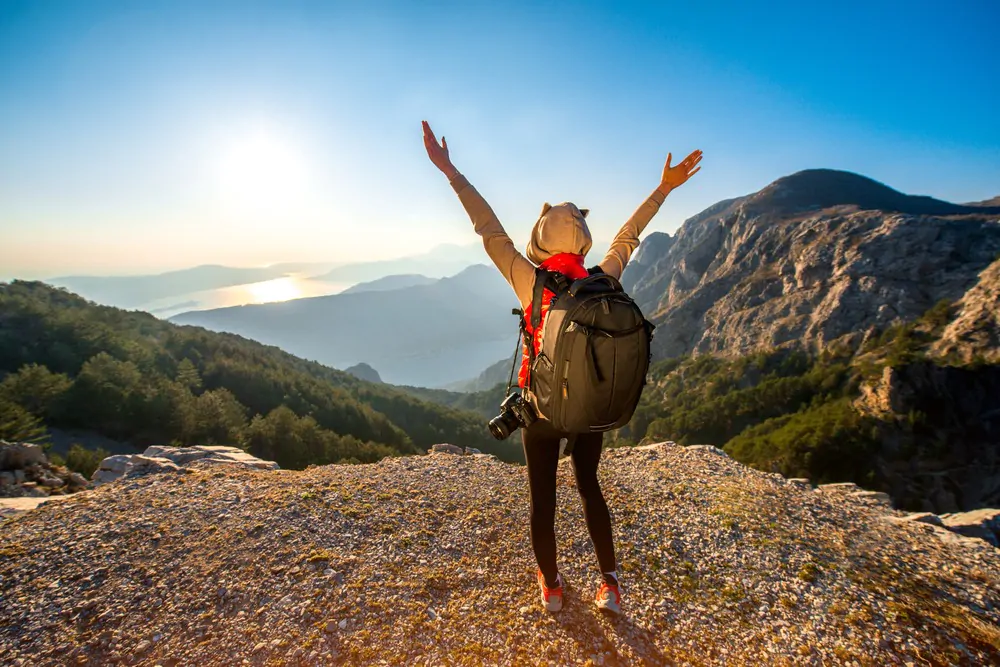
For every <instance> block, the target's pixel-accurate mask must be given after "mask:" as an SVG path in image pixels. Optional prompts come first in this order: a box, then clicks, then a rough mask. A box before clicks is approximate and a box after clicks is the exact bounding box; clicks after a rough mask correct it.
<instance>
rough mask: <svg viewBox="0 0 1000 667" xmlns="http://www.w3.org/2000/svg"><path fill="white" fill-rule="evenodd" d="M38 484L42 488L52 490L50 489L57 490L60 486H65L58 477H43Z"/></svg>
mask: <svg viewBox="0 0 1000 667" xmlns="http://www.w3.org/2000/svg"><path fill="white" fill-rule="evenodd" d="M38 483H39V484H40V485H41V486H44V487H47V488H50V489H57V488H59V487H60V486H63V484H64V482H63V481H62V480H61V479H59V478H58V477H42V478H41V479H40V480H38Z"/></svg>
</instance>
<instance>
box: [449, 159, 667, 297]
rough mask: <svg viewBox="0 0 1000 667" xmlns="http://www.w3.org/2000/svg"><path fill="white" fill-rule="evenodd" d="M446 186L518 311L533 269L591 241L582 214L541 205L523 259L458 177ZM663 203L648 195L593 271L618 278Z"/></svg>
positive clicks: (529, 286)
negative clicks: (517, 303) (598, 269)
mask: <svg viewBox="0 0 1000 667" xmlns="http://www.w3.org/2000/svg"><path fill="white" fill-rule="evenodd" d="M451 186H452V187H453V188H454V189H455V192H456V193H457V194H458V198H459V200H461V202H462V205H463V206H464V207H465V210H466V212H467V213H468V214H469V217H470V218H471V219H472V224H473V226H474V227H475V229H476V233H477V234H479V235H480V236H481V237H482V238H483V246H484V247H485V248H486V254H488V255H489V256H490V259H492V260H493V263H494V264H496V266H497V268H498V269H500V273H502V274H503V277H504V278H506V279H507V282H508V283H510V286H511V287H512V288H513V289H514V294H516V295H517V299H518V301H520V303H521V307H522V308H523V307H526V306H527V305H528V304H529V303H531V293H532V289H533V287H534V284H535V266H536V265H537V264H541V263H542V262H544V261H545V260H546V259H548V258H549V257H551V256H553V255H557V254H559V253H562V252H571V253H575V254H578V255H586V254H587V251H588V250H590V246H591V243H592V240H591V238H590V229H588V227H587V222H586V217H587V210H586V209H582V210H581V209H579V208H577V207H576V206H575V205H573V204H570V203H569V202H566V203H563V204H559V205H558V206H549V205H548V204H545V206H544V207H543V208H542V214H541V216H540V217H539V218H538V221H537V222H536V223H535V226H534V228H532V230H531V240H530V241H529V242H528V247H527V251H526V254H527V257H525V256H524V255H522V254H521V253H520V252H518V250H517V248H515V247H514V242H513V241H512V240H511V238H510V237H509V236H508V235H507V232H506V231H505V230H504V228H503V225H501V224H500V220H499V219H498V218H497V215H496V213H494V212H493V209H492V208H490V205H489V204H488V203H486V200H485V199H483V196H482V195H481V194H479V192H478V191H477V190H476V189H475V188H474V187H472V185H471V184H470V183H469V181H468V179H466V178H465V176H462V175H461V174H458V175H457V176H455V178H454V179H452V181H451ZM664 198H665V195H664V194H663V193H662V192H660V191H659V190H655V191H653V194H652V195H650V196H649V198H648V199H647V200H646V201H645V202H643V203H642V205H641V206H640V207H639V208H638V209H636V211H635V213H633V214H632V217H631V218H629V219H628V220H627V221H626V222H625V224H624V225H622V228H621V229H620V230H618V234H617V235H616V236H615V239H614V241H612V242H611V247H610V248H609V249H608V254H607V255H605V256H604V259H602V260H601V262H600V264H599V265H598V266H600V267H601V270H602V271H604V272H605V273H607V274H609V275H612V276H614V277H615V278H621V275H622V271H624V270H625V265H626V264H628V260H629V258H630V257H631V256H632V253H633V252H635V249H636V248H638V247H639V235H640V234H642V231H643V230H644V229H645V228H646V225H648V224H649V221H650V220H652V219H653V216H654V215H656V212H657V211H659V210H660V205H661V204H663V200H664ZM529 260H530V261H529Z"/></svg>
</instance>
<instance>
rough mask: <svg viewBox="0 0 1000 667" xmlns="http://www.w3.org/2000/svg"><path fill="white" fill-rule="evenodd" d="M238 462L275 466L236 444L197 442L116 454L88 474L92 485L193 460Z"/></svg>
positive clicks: (177, 466)
mask: <svg viewBox="0 0 1000 667" xmlns="http://www.w3.org/2000/svg"><path fill="white" fill-rule="evenodd" d="M195 462H200V463H205V464H211V465H215V464H226V465H240V466H244V467H248V468H255V469H258V470H277V469H278V464H277V463H275V462H274V461H265V460H263V459H259V458H257V457H256V456H251V455H250V454H247V453H246V452H244V451H243V450H242V449H239V448H238V447H222V446H210V445H198V446H195V447H165V446H160V445H154V446H152V447H147V448H146V451H144V452H143V453H142V454H133V455H131V456H129V455H126V454H118V455H116V456H109V457H108V458H106V459H104V460H103V461H101V465H100V467H99V468H98V469H97V470H96V471H94V475H93V477H92V478H91V481H92V482H93V484H94V486H100V485H101V484H107V483H108V482H113V481H114V480H116V479H118V478H120V477H122V476H129V477H133V476H136V475H145V474H148V473H156V472H177V471H178V470H181V469H182V467H184V466H186V465H189V464H192V463H195Z"/></svg>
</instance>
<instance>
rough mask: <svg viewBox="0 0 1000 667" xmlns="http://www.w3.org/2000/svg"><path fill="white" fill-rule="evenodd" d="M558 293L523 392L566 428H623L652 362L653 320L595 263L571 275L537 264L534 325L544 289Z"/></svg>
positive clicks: (571, 430)
mask: <svg viewBox="0 0 1000 667" xmlns="http://www.w3.org/2000/svg"><path fill="white" fill-rule="evenodd" d="M545 289H548V290H550V291H552V292H553V293H554V296H553V298H552V301H551V303H550V306H549V310H548V312H547V313H546V315H545V322H544V323H543V324H542V338H541V347H540V349H539V350H538V353H537V354H536V353H535V349H534V345H533V344H532V341H531V340H530V337H529V336H527V335H526V336H525V341H526V343H527V345H528V351H529V363H530V366H529V368H530V375H529V382H528V388H527V391H526V392H525V398H526V399H527V400H528V402H529V403H530V404H531V406H532V407H533V408H534V409H535V411H536V412H537V413H538V414H539V415H541V416H542V417H544V418H545V419H548V420H549V421H550V422H551V423H552V426H553V427H554V428H555V429H557V430H559V431H565V432H567V433H598V432H602V431H610V430H612V429H616V428H621V427H622V426H624V425H625V424H627V423H628V422H629V420H630V419H631V418H632V413H634V412H635V408H636V405H638V403H639V396H640V395H641V394H642V389H643V387H644V386H645V384H646V372H647V371H648V370H649V361H650V346H649V344H650V340H651V339H652V335H653V325H652V324H651V323H649V322H648V321H647V320H646V318H645V317H643V314H642V311H641V310H639V307H638V306H637V305H636V304H635V302H634V301H632V299H631V298H630V297H629V296H628V295H627V294H626V293H625V291H624V290H623V289H622V286H621V283H619V282H618V281H617V280H616V279H615V278H614V277H612V276H609V275H607V274H606V273H603V272H601V270H600V269H597V268H594V269H590V275H589V276H588V277H586V278H581V279H579V280H575V281H571V280H570V279H569V278H567V277H566V276H564V275H563V274H561V273H555V272H550V271H545V270H543V269H537V270H536V272H535V289H534V293H533V294H532V302H531V326H532V328H533V329H537V328H538V326H539V324H540V323H541V319H542V297H543V293H544V290H545Z"/></svg>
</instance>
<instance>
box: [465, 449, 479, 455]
mask: <svg viewBox="0 0 1000 667" xmlns="http://www.w3.org/2000/svg"><path fill="white" fill-rule="evenodd" d="M465 453H466V454H473V455H474V454H482V452H481V451H479V450H478V449H476V448H475V447H466V448H465Z"/></svg>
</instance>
